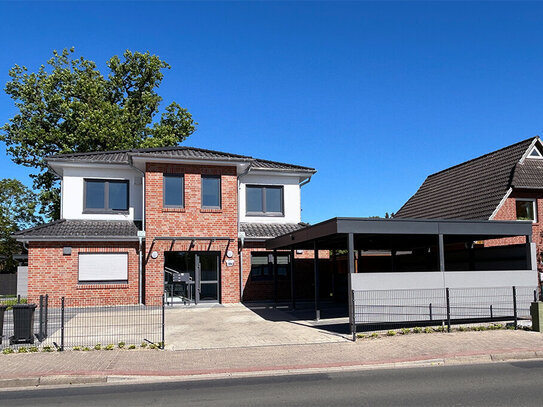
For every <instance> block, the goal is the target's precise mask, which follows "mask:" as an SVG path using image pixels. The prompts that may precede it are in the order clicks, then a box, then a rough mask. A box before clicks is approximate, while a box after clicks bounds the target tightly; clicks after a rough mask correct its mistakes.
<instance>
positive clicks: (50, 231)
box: [13, 219, 139, 240]
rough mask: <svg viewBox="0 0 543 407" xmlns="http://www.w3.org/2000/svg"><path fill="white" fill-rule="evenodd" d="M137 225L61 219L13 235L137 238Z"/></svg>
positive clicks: (27, 237) (34, 237) (89, 238)
mask: <svg viewBox="0 0 543 407" xmlns="http://www.w3.org/2000/svg"><path fill="white" fill-rule="evenodd" d="M138 230H139V228H138V225H137V224H136V223H135V222H133V221H129V220H120V221H113V220H75V219H73V220H72V219H68V220H66V219H61V220H57V221H54V222H51V223H46V224H43V225H39V226H36V227H33V228H30V229H25V230H21V231H19V232H16V233H14V234H13V237H14V238H16V239H21V240H23V239H24V240H32V239H40V240H41V239H66V240H67V239H78V240H80V239H81V240H91V239H96V238H98V239H107V238H134V239H136V238H137V233H138Z"/></svg>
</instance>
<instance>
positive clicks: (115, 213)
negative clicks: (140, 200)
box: [83, 210, 130, 215]
mask: <svg viewBox="0 0 543 407" xmlns="http://www.w3.org/2000/svg"><path fill="white" fill-rule="evenodd" d="M129 214H130V211H91V210H84V211H83V215H129Z"/></svg>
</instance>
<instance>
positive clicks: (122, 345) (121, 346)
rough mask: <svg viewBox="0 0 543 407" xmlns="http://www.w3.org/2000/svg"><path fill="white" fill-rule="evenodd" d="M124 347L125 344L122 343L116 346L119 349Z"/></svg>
mask: <svg viewBox="0 0 543 407" xmlns="http://www.w3.org/2000/svg"><path fill="white" fill-rule="evenodd" d="M125 345H126V343H124V342H119V343H118V344H117V346H118V347H119V349H122V348H124V347H125Z"/></svg>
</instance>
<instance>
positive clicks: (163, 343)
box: [160, 297, 165, 349]
mask: <svg viewBox="0 0 543 407" xmlns="http://www.w3.org/2000/svg"><path fill="white" fill-rule="evenodd" d="M164 313H165V311H164V297H162V343H161V346H160V348H161V349H164V346H165V342H164V328H165V323H164V319H165V318H164Z"/></svg>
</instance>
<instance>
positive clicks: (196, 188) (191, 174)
mask: <svg viewBox="0 0 543 407" xmlns="http://www.w3.org/2000/svg"><path fill="white" fill-rule="evenodd" d="M164 173H173V174H184V178H185V184H184V185H185V196H184V208H163V174H164ZM202 175H220V176H221V195H222V196H221V209H202V208H201V176H202ZM237 192H238V191H237V175H236V168H235V167H227V166H224V167H223V166H217V167H210V166H199V165H180V164H163V163H148V164H147V167H146V174H145V231H146V239H145V240H146V254H145V293H146V297H147V296H156V295H160V294H161V293H162V291H163V288H164V276H163V273H164V252H165V251H188V250H189V249H190V250H192V251H208V250H210V251H219V252H221V302H222V303H234V302H239V301H240V289H239V257H238V248H237V234H238V229H237V221H238V212H237V210H238V209H237V199H238V198H237ZM159 236H168V237H174V236H178V237H182V236H183V237H187V236H191V237H192V236H194V237H229V238H231V239H233V241H232V242H229V243H228V242H226V241H215V242H212V243H211V244H210V241H195V244H194V246H193V247H190V243H191V242H190V241H177V242H172V241H156V242H155V243H153V239H154V238H155V237H159ZM227 250H231V251H232V252H233V253H234V257H232V260H234V265H233V266H227V264H226V260H227V258H226V251H227ZM153 251H156V252H157V253H158V257H157V258H156V259H153V258H151V256H150V254H151V253H152V252H153Z"/></svg>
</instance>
